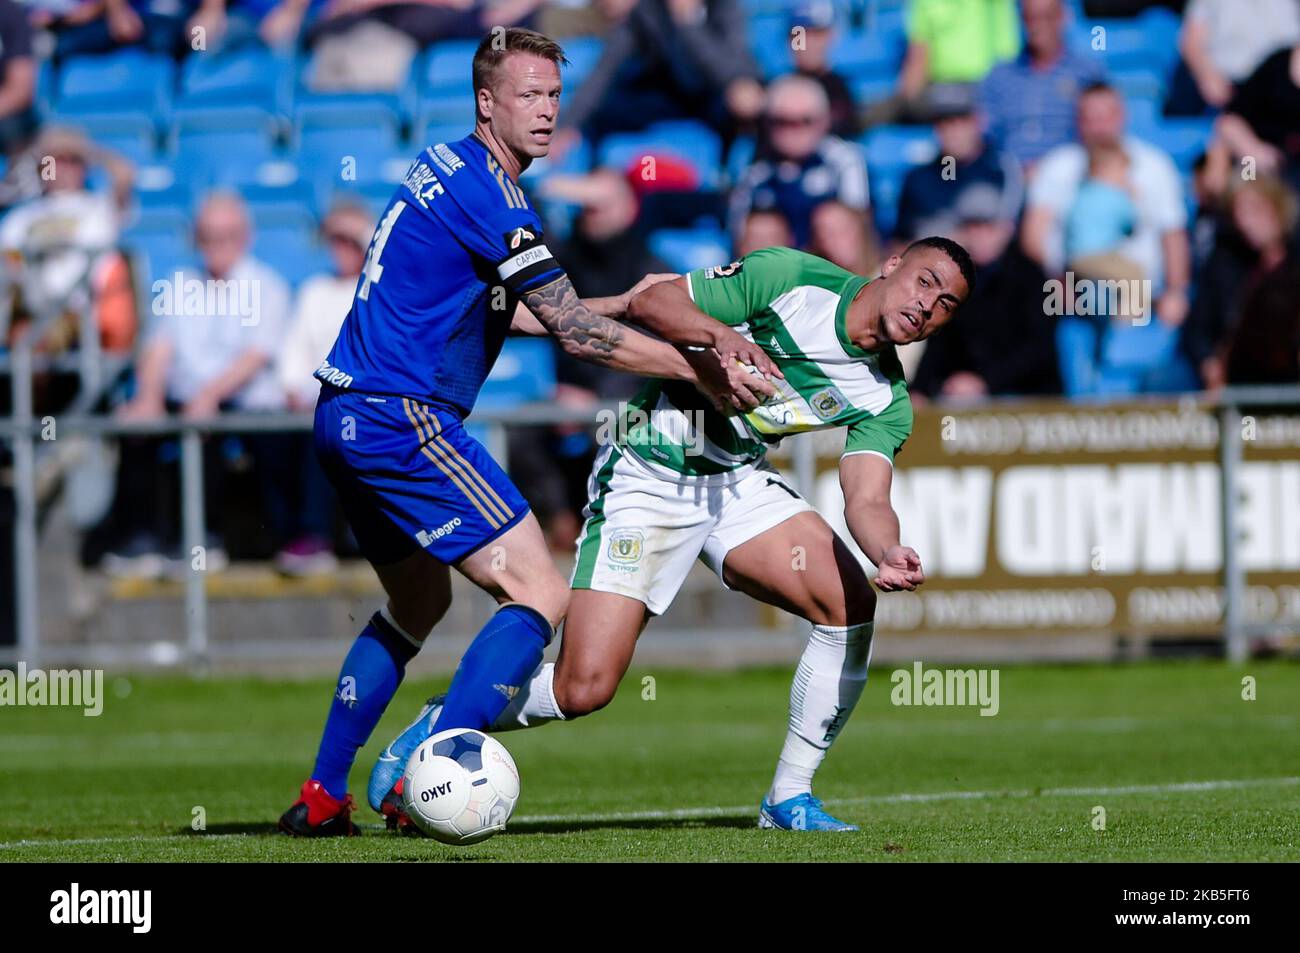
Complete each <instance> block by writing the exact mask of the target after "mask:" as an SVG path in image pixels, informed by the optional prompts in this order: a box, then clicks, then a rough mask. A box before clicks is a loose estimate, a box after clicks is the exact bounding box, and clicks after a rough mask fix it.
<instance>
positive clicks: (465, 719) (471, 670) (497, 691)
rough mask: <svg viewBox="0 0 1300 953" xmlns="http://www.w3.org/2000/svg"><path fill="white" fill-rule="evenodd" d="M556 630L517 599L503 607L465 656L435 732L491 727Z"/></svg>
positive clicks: (434, 728) (436, 723) (540, 615)
mask: <svg viewBox="0 0 1300 953" xmlns="http://www.w3.org/2000/svg"><path fill="white" fill-rule="evenodd" d="M554 634H555V631H554V630H553V629H552V628H551V624H550V623H549V622H547V621H546V617H545V616H543V615H542V614H541V613H540V612H538V611H537V610H536V609H533V608H531V607H529V606H525V605H520V604H518V603H511V604H510V605H506V606H502V607H501V608H500V609H498V610H497V612H496V614H495V615H493V616H492V618H491V619H489V620H488V623H487V625H485V626H483V628H482V629H481V630H480V631H479V634H478V635H477V636H475V637H474V641H473V642H472V643H471V644H470V647H469V648H468V649H467V650H466V651H465V655H464V657H463V658H462V659H461V660H460V667H459V668H457V669H456V675H455V677H454V678H452V680H451V688H450V689H449V690H448V692H447V701H446V703H445V704H444V705H443V708H442V713H441V714H440V715H439V716H438V720H437V722H435V723H434V726H433V732H434V733H437V732H439V731H444V730H446V729H448V728H477V729H478V730H480V731H486V730H487V729H488V728H490V727H491V725H492V723H493V722H494V721H496V719H497V716H498V715H500V714H501V712H502V711H503V710H504V709H505V707H506V705H507V704H509V702H510V699H511V698H513V697H514V696H515V694H516V693H517V692H518V691H519V690H520V688H521V687H522V686H523V685H524V683H525V682H527V681H528V679H529V677H530V676H531V675H532V674H533V671H534V670H535V669H536V668H537V666H538V664H539V663H540V662H541V661H542V653H543V652H544V651H545V650H546V646H547V645H549V644H550V641H551V638H552V636H554Z"/></svg>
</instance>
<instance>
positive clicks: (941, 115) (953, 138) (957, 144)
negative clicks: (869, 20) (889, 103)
mask: <svg viewBox="0 0 1300 953" xmlns="http://www.w3.org/2000/svg"><path fill="white" fill-rule="evenodd" d="M927 101H928V112H929V114H930V116H931V118H932V119H933V121H934V131H935V134H936V135H937V136H938V139H939V155H937V156H936V157H935V158H934V160H933V161H932V162H929V163H927V164H926V165H922V166H917V167H916V168H914V169H912V170H911V171H909V172H908V173H907V176H906V178H904V179H903V188H902V192H901V193H900V195H899V204H898V225H897V227H896V229H895V237H896V239H897V240H898V241H900V242H904V243H907V242H912V241H915V240H916V239H918V238H924V237H925V236H926V235H952V234H953V232H954V231H955V229H956V225H957V221H956V216H957V206H958V203H959V202H960V200H961V197H962V196H963V195H965V194H966V193H967V192H969V191H971V190H976V189H977V190H979V191H981V192H983V193H987V194H988V195H990V196H992V200H993V202H994V203H996V204H997V206H998V208H999V210H1000V214H999V218H1001V219H1005V220H1008V221H1013V222H1014V221H1015V220H1016V218H1017V217H1018V216H1019V214H1020V203H1021V200H1022V199H1023V197H1024V180H1023V176H1022V175H1021V172H1020V165H1019V163H1018V162H1016V160H1015V159H1014V158H1013V157H1012V156H1011V155H1009V154H1008V153H1005V152H1001V151H999V150H997V149H994V148H992V147H991V146H990V145H989V143H988V141H987V140H986V139H985V137H984V130H983V124H982V122H981V118H980V116H979V114H978V112H977V111H976V102H975V93H974V91H973V90H972V89H971V87H969V86H963V85H955V84H950V85H940V86H932V87H930V91H929V93H928V95H927Z"/></svg>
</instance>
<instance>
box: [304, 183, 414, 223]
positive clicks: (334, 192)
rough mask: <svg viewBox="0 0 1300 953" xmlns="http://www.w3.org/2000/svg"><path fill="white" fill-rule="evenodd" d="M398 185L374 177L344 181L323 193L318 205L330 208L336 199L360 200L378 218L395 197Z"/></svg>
mask: <svg viewBox="0 0 1300 953" xmlns="http://www.w3.org/2000/svg"><path fill="white" fill-rule="evenodd" d="M396 189H397V186H396V185H395V184H394V183H392V182H385V181H383V180H381V179H372V180H369V181H364V182H362V181H359V182H343V183H339V184H338V187H334V188H331V189H329V190H328V191H326V192H324V193H322V194H321V195H320V198H319V199H318V205H319V207H321V208H329V206H330V205H331V204H332V203H333V202H334V200H335V199H351V200H354V201H358V202H360V203H362V204H363V205H365V206H366V207H367V208H368V209H370V212H371V214H373V215H374V216H375V218H376V219H378V218H379V214H380V213H381V212H382V211H383V210H384V209H385V208H386V207H387V206H388V202H389V200H390V199H392V197H393V192H394V191H396Z"/></svg>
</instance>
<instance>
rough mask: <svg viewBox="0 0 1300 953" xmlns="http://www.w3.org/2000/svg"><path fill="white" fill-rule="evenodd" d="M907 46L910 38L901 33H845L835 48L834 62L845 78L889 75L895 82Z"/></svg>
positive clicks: (832, 54)
mask: <svg viewBox="0 0 1300 953" xmlns="http://www.w3.org/2000/svg"><path fill="white" fill-rule="evenodd" d="M906 49H907V38H906V37H905V36H904V35H903V34H902V33H901V32H900V33H883V32H873V33H847V32H845V33H841V34H840V35H839V38H838V40H837V41H836V43H835V45H834V46H833V47H832V48H831V51H830V59H831V65H832V66H833V67H834V68H835V69H836V70H838V71H839V72H840V73H841V74H842V75H844V76H845V77H858V76H866V77H875V78H881V77H885V78H888V79H890V80H891V82H892V81H893V79H894V77H895V76H897V74H898V68H899V67H900V66H901V65H902V62H903V54H904V52H905V51H906Z"/></svg>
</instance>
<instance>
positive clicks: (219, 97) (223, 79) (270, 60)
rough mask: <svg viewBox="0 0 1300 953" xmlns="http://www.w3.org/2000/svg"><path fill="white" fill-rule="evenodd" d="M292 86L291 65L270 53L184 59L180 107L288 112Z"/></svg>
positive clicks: (242, 52) (258, 51) (236, 52)
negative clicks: (232, 107) (255, 108)
mask: <svg viewBox="0 0 1300 953" xmlns="http://www.w3.org/2000/svg"><path fill="white" fill-rule="evenodd" d="M292 87H293V67H292V62H291V61H290V60H289V59H288V58H287V57H284V56H279V55H277V54H275V53H272V52H271V51H270V50H266V49H261V48H256V49H238V50H233V51H231V52H228V53H214V54H203V55H197V56H191V57H189V58H188V59H186V60H185V65H184V66H183V67H182V69H181V95H180V98H179V99H178V101H177V104H178V105H184V106H189V107H195V108H203V107H224V106H256V107H259V108H261V109H265V110H269V111H271V112H286V111H287V106H288V102H289V98H290V93H291V91H292Z"/></svg>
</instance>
